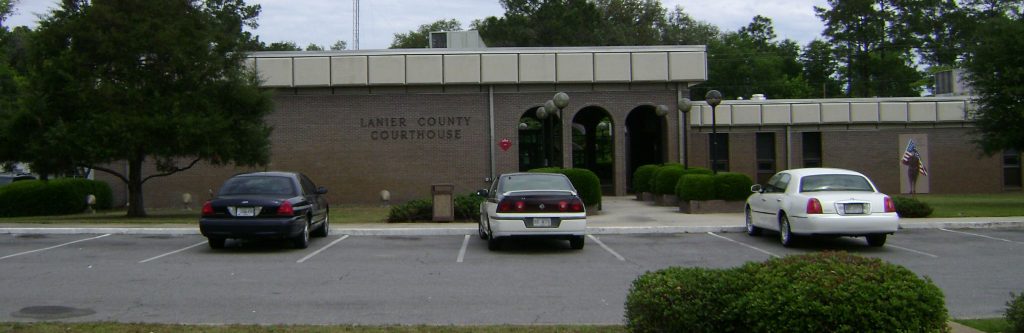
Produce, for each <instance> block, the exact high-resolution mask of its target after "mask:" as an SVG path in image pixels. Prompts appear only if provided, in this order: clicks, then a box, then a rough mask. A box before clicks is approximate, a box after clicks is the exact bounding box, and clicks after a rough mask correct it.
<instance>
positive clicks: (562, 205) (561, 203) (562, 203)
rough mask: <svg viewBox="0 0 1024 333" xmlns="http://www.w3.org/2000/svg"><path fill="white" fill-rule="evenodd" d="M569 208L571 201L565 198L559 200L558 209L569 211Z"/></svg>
mask: <svg viewBox="0 0 1024 333" xmlns="http://www.w3.org/2000/svg"><path fill="white" fill-rule="evenodd" d="M568 210H569V202H568V201H565V200H563V201H559V202H558V211H560V212H564V211H568Z"/></svg>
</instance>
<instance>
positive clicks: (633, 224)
mask: <svg viewBox="0 0 1024 333" xmlns="http://www.w3.org/2000/svg"><path fill="white" fill-rule="evenodd" d="M602 206H603V210H601V211H596V212H595V211H593V210H591V211H590V212H589V214H590V216H588V220H587V222H588V224H589V226H588V228H587V229H588V231H589V233H591V234H595V235H605V234H654V233H705V232H743V230H744V227H743V222H744V221H743V213H742V212H736V213H730V214H682V213H679V209H678V208H677V207H660V206H656V205H654V204H653V203H650V202H643V201H637V200H636V199H635V197H632V196H629V197H604V198H603V203H602ZM900 227H901V228H903V229H929V228H932V229H934V228H950V229H963V228H1003V227H1024V216H1017V217H991V218H988V217H971V218H923V219H901V220H900ZM476 228H477V226H476V223H463V222H458V223H356V224H351V223H346V224H337V223H336V224H332V225H331V234H347V235H357V236H363V235H366V236H375V235H376V236H396V235H404V236H431V235H466V234H473V233H476ZM0 234H165V235H195V234H199V228H198V227H197V226H196V225H195V224H191V225H181V224H145V225H125V224H111V225H98V224H87V225H86V224H20V223H7V224H0Z"/></svg>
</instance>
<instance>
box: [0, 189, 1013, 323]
mask: <svg viewBox="0 0 1024 333" xmlns="http://www.w3.org/2000/svg"><path fill="white" fill-rule="evenodd" d="M1022 220H1024V219H1022V218H1000V219H929V220H916V221H906V220H905V221H903V230H901V231H900V232H899V233H897V234H896V235H894V236H891V237H890V239H889V242H888V243H887V244H886V246H885V247H883V248H872V247H868V246H866V245H865V242H864V240H863V239H862V238H860V239H854V238H838V239H815V240H808V241H805V242H803V243H801V244H800V245H799V246H797V247H795V248H784V247H782V246H781V245H779V243H778V241H777V239H776V238H775V237H774V235H772V234H770V233H769V234H768V235H765V236H762V237H750V236H747V235H746V234H743V233H741V232H740V231H741V230H742V216H741V215H740V214H715V215H706V216H692V215H686V214H679V213H675V212H674V210H673V209H671V208H665V207H651V206H649V205H648V204H645V203H639V202H635V201H632V200H630V199H629V198H606V201H605V210H604V211H603V212H601V213H600V214H597V215H595V216H593V217H591V218H590V224H591V227H592V228H591V235H590V236H589V237H588V239H587V246H586V248H585V249H583V250H581V251H573V250H571V249H569V248H568V244H567V242H562V241H547V240H541V241H532V240H531V241H525V242H516V243H510V244H508V245H507V246H506V247H505V248H504V249H503V250H502V251H500V252H490V251H488V250H487V247H486V242H484V241H482V240H479V239H478V238H476V236H475V232H476V229H475V226H474V225H472V224H457V223H456V224H426V225H415V226H409V225H373V224H367V225H355V226H340V225H334V226H332V227H333V230H332V234H331V235H330V236H329V237H327V238H316V239H314V241H313V243H312V244H311V245H310V247H309V248H308V249H305V250H296V249H291V248H290V247H288V246H287V245H286V244H282V243H280V242H245V243H240V242H230V243H229V246H228V248H227V249H224V250H220V251H214V250H211V249H210V248H209V247H208V246H207V245H206V243H205V239H204V238H203V237H201V236H199V235H197V231H196V230H194V227H180V226H167V227H159V228H152V227H150V228H141V227H136V226H129V227H124V226H120V227H116V228H104V227H99V228H96V227H90V229H80V228H76V227H74V226H24V225H18V226H16V227H11V226H0V272H2V273H0V300H2V301H0V321H36V320H67V321H119V322H161V323H217V324H219V323H260V324H279V323H280V324H289V323H290V324H334V323H341V324H504V323H509V324H534V323H536V324H573V323H583V324H621V323H622V318H623V303H624V301H625V296H626V293H627V292H628V289H629V286H630V283H631V282H632V281H633V279H635V278H636V277H637V276H638V275H639V274H642V273H644V272H646V271H651V270H657V269H661V268H665V267H669V266H701V267H718V268H725V267H735V266H737V265H741V264H743V263H745V262H748V261H762V260H766V259H769V258H772V257H776V256H786V255H791V254H800V253H810V252H817V251H824V250H842V251H848V252H851V253H856V254H860V255H865V256H872V257H878V258H881V259H884V260H886V261H889V262H892V263H895V264H899V265H903V266H905V267H907V268H909V269H911V270H913V271H914V272H915V273H917V274H919V275H922V276H927V277H929V278H931V279H932V280H933V281H934V282H935V283H936V284H937V285H938V286H940V287H941V288H942V289H943V291H944V293H945V295H946V301H947V308H948V309H949V311H950V314H951V315H952V316H953V317H957V318H974V317H995V316H999V315H1001V314H1002V311H1003V310H1005V303H1006V301H1007V300H1008V299H1009V293H1010V292H1015V293H1020V292H1022V291H1024V282H1022V280H1021V279H1019V277H1020V276H1024V256H1021V253H1022V252H1024V227H1022V226H1024V224H1022Z"/></svg>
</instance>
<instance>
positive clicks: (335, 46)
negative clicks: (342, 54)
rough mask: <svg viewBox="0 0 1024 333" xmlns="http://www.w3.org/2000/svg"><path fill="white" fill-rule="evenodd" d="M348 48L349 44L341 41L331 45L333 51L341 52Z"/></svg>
mask: <svg viewBox="0 0 1024 333" xmlns="http://www.w3.org/2000/svg"><path fill="white" fill-rule="evenodd" d="M347 48H348V42H346V41H343V40H339V41H337V42H334V44H332V45H331V51H341V50H344V49H347Z"/></svg>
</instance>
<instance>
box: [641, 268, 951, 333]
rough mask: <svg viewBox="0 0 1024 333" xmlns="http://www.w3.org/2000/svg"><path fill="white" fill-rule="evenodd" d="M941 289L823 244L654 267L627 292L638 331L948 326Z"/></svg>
mask: <svg viewBox="0 0 1024 333" xmlns="http://www.w3.org/2000/svg"><path fill="white" fill-rule="evenodd" d="M943 298H944V296H943V295H942V290H940V289H939V288H938V287H937V286H935V284H934V283H932V282H931V281H930V280H929V279H927V278H925V279H921V278H918V277H917V275H915V274H914V273H913V272H911V271H910V270H908V269H906V268H904V267H901V266H898V265H895V264H890V263H887V262H885V261H882V260H881V259H877V258H864V257H860V256H855V255H850V254H847V253H843V252H822V253H812V254H807V255H795V256H789V257H786V258H782V259H771V260H768V261H766V262H761V263H747V264H745V265H743V266H741V267H738V268H731V269H725V270H710V269H703V268H669V269H665V270H661V271H658V272H654V273H646V274H644V275H642V276H640V277H639V278H637V279H636V280H635V281H634V282H633V286H632V288H631V289H630V291H629V294H628V295H627V297H626V325H627V327H628V328H629V329H630V330H632V331H634V332H946V331H947V330H948V328H947V326H946V320H947V319H948V318H947V317H948V315H947V312H946V308H945V303H944V300H943Z"/></svg>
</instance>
